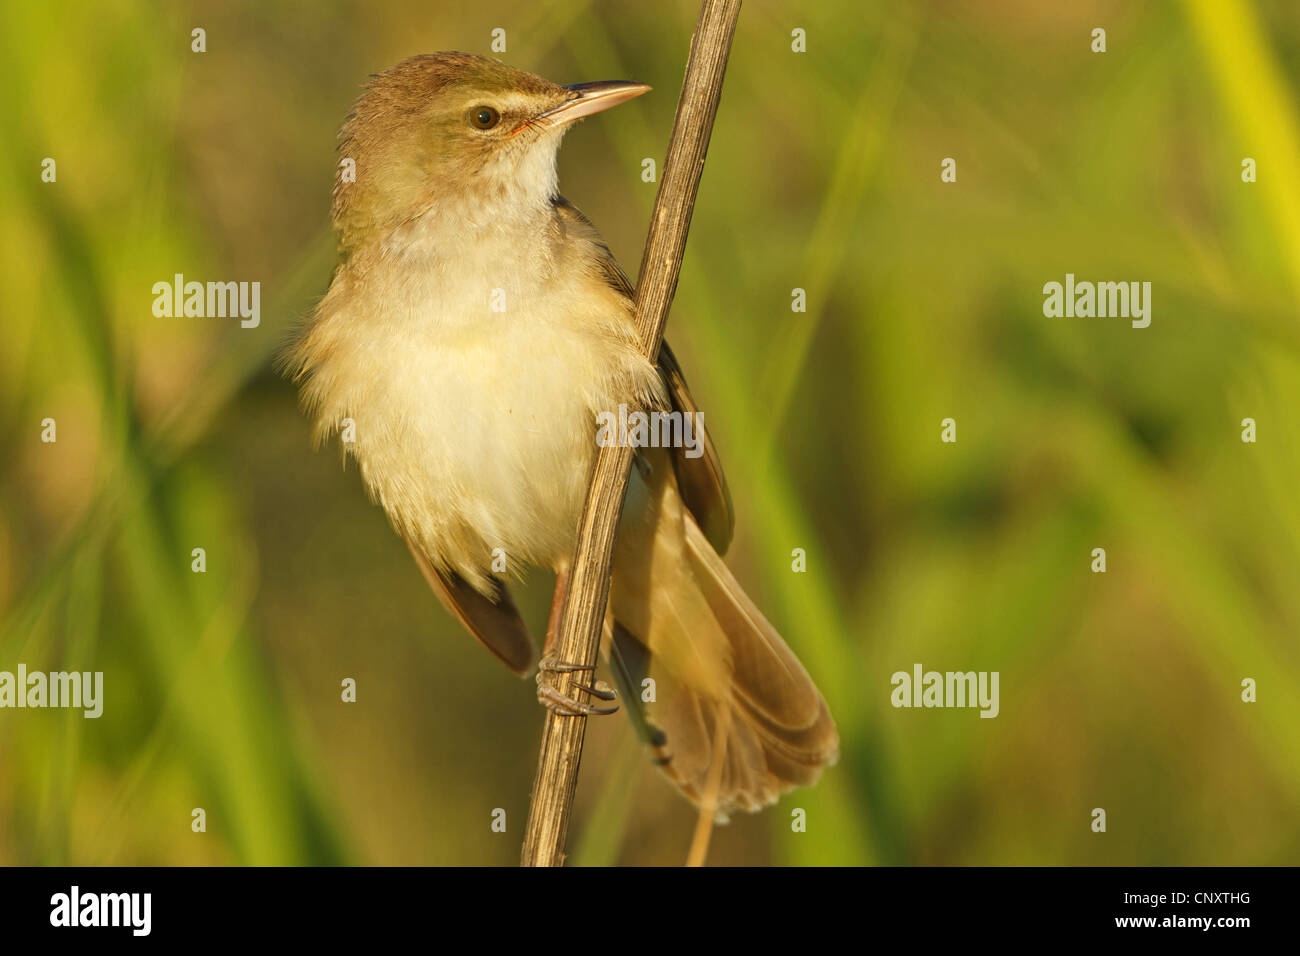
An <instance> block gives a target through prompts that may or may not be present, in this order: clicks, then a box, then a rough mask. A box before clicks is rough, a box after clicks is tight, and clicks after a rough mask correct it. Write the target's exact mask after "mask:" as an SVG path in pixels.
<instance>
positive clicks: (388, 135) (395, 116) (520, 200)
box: [333, 53, 650, 253]
mask: <svg viewBox="0 0 1300 956" xmlns="http://www.w3.org/2000/svg"><path fill="white" fill-rule="evenodd" d="M649 89H650V87H648V86H646V85H644V84H642V83H627V82H621V81H618V82H600V83H578V84H575V85H573V86H559V85H557V84H555V83H552V82H550V81H549V80H545V79H543V78H542V77H540V76H535V75H534V74H532V73H525V72H524V71H522V70H516V69H514V68H513V67H509V66H506V65H505V64H504V63H500V62H498V61H496V60H489V59H487V58H486V57H481V56H474V55H472V54H468V53H435V54H429V55H424V56H416V57H412V58H411V59H409V60H405V61H403V62H401V63H399V64H398V65H397V66H395V67H393V68H392V69H389V70H387V71H385V72H383V73H380V74H378V75H376V76H375V77H374V78H373V79H372V80H371V82H370V83H369V85H368V86H367V88H366V92H365V93H364V94H363V95H362V96H361V98H360V99H359V100H358V101H357V104H356V107H355V109H354V111H353V113H352V115H351V116H350V117H349V118H348V120H347V122H346V123H345V124H344V126H343V129H342V131H341V132H340V134H339V152H340V154H341V156H342V157H343V159H344V160H347V159H351V160H352V161H353V163H354V164H355V166H354V171H355V180H354V181H348V180H349V178H350V177H344V176H342V175H340V176H339V177H338V181H337V183H336V186H335V190H334V208H333V218H334V225H335V228H336V229H337V230H338V233H339V243H340V246H341V248H342V249H343V250H344V251H345V253H346V252H347V251H349V250H351V249H353V248H355V247H357V246H358V245H360V244H362V243H364V242H366V241H367V240H369V239H372V238H374V237H375V236H377V235H384V234H386V233H387V232H388V231H390V230H391V229H393V228H394V227H396V226H398V225H400V224H402V223H404V222H408V221H410V220H412V219H414V218H416V217H418V216H421V215H423V214H424V213H426V212H428V211H430V210H431V209H434V208H436V207H438V206H439V205H442V206H444V207H448V208H449V210H454V212H453V214H454V215H456V216H459V217H466V219H467V221H466V225H467V226H468V225H470V224H472V222H473V221H475V220H477V221H488V220H490V219H491V218H492V217H499V216H501V215H505V214H511V215H518V214H526V213H527V212H528V211H529V210H530V209H534V208H542V206H543V205H544V204H545V203H548V202H549V201H550V199H551V197H552V196H553V195H554V194H555V191H556V175H555V154H556V150H557V149H558V148H559V145H560V140H561V138H562V137H563V136H564V132H565V131H566V130H567V129H568V128H569V126H570V125H572V123H573V122H574V121H576V120H579V119H582V118H583V117H584V116H590V115H592V114H593V113H598V112H600V111H602V110H606V109H609V108H610V107H612V106H617V105H618V104H619V103H623V102H626V101H627V100H630V99H632V98H633V97H636V96H640V95H641V94H642V93H645V92H647V91H648V90H649Z"/></svg>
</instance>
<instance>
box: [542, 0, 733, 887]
mask: <svg viewBox="0 0 1300 956" xmlns="http://www.w3.org/2000/svg"><path fill="white" fill-rule="evenodd" d="M739 15H740V0H704V3H703V5H702V6H701V8H700V18H699V21H698V23H697V24H696V26H695V34H694V36H693V37H692V38H691V52H690V57H689V58H688V60H687V63H686V78H685V80H684V81H683V84H682V95H681V99H680V100H678V103H677V117H676V119H675V120H674V121H673V132H672V137H671V139H670V140H669V143H668V158H667V159H666V160H665V162H664V169H663V178H662V179H661V180H660V183H659V193H658V196H657V197H656V198H655V207H654V213H653V214H652V216H651V220H650V232H649V235H647V236H646V244H645V252H644V253H643V255H642V257H641V275H640V278H639V280H638V282H637V289H636V323H637V329H638V331H639V333H640V338H641V346H642V350H643V352H644V354H645V355H646V356H647V357H651V358H653V356H655V355H656V354H657V353H658V351H659V343H660V341H661V340H662V339H663V332H664V323H665V322H666V321H667V319H668V308H669V306H670V305H671V303H672V299H673V294H674V293H675V292H676V291H677V276H678V274H679V273H680V272H681V264H682V254H683V252H684V250H685V248H686V233H687V230H688V229H689V228H690V223H691V212H692V211H693V209H694V208H695V194H696V190H697V189H698V188H699V184H700V174H701V173H702V172H703V170H704V157H705V154H706V153H707V151H708V146H709V134H710V133H711V132H712V130H713V118H714V117H715V116H716V115H717V112H718V101H719V99H720V98H721V96H722V80H723V76H724V74H725V73H726V67H727V55H728V53H729V52H730V50H731V38H732V35H733V34H734V33H735V30H736V19H737V17H738V16H739ZM632 452H633V449H631V448H625V447H615V446H604V447H602V448H601V449H600V450H599V452H598V453H597V457H596V467H595V470H594V471H593V473H592V479H591V487H590V489H589V490H588V493H587V502H586V506H585V507H584V508H583V512H582V520H581V522H580V523H579V525H578V538H577V547H576V549H575V551H574V555H573V562H572V564H571V566H570V568H569V587H568V593H567V595H566V596H565V599H564V605H563V609H562V611H561V612H560V629H559V636H558V637H557V639H556V642H555V647H554V655H555V657H556V658H557V659H559V660H561V661H566V662H571V663H578V664H586V665H590V666H593V667H594V666H595V663H596V656H597V653H598V652H599V649H600V635H601V631H602V630H603V628H604V623H605V606H606V604H607V603H608V601H609V576H610V567H611V565H612V562H613V558H612V554H613V550H614V534H615V531H616V529H617V526H618V517H619V513H620V511H621V510H622V507H623V496H624V494H625V493H626V491H627V478H628V469H629V468H630V467H631V465H632ZM589 677H590V671H587V672H585V673H584V672H578V673H547V674H546V675H544V677H543V679H544V680H548V681H550V683H551V686H552V687H554V688H555V689H556V690H558V691H559V692H560V693H561V694H564V695H565V696H567V697H572V698H575V699H579V700H581V699H583V698H582V697H581V694H582V691H580V690H578V689H577V688H576V687H575V686H574V685H575V684H576V683H578V682H581V681H583V680H586V679H588V678H589ZM586 729H587V718H586V717H583V716H561V715H559V714H556V713H554V712H552V711H549V710H548V711H547V713H546V723H545V725H544V727H543V729H542V746H541V753H540V755H539V756H538V761H537V778H536V781H535V782H534V783H533V797H532V803H531V805H530V806H529V810H528V829H527V832H526V833H525V835H524V847H523V854H522V859H521V862H522V863H523V865H524V866H561V865H563V863H564V845H565V839H566V837H567V835H568V830H569V814H570V811H571V809H572V806H573V792H574V789H575V788H576V787H577V784H578V766H579V763H580V762H581V760H582V741H583V737H584V735H585V733H586Z"/></svg>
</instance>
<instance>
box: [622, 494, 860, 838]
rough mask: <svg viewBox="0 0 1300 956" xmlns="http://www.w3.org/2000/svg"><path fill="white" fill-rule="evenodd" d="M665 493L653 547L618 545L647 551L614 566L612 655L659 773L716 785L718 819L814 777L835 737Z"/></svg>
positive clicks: (709, 790) (762, 624) (687, 783)
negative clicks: (631, 563) (665, 504)
mask: <svg viewBox="0 0 1300 956" xmlns="http://www.w3.org/2000/svg"><path fill="white" fill-rule="evenodd" d="M665 491H666V492H667V493H668V495H670V496H671V499H675V498H676V490H675V488H672V487H671V483H670V487H669V488H667V489H665ZM668 504H669V505H670V507H667V508H664V507H663V501H662V499H661V502H660V505H661V507H660V508H658V509H655V510H656V511H658V512H659V514H658V515H657V517H658V519H659V520H657V521H656V522H655V526H656V527H655V528H654V531H653V533H652V534H651V535H648V537H652V538H653V544H652V546H651V547H650V548H646V547H644V545H645V544H647V543H648V542H646V541H645V540H644V539H643V540H642V541H641V542H640V547H638V546H637V543H635V542H634V543H632V544H631V546H630V547H629V548H628V549H627V550H629V551H630V550H636V551H638V552H639V553H640V554H641V555H647V554H648V559H646V560H642V561H640V562H637V563H636V566H634V567H632V568H628V567H627V563H629V562H624V561H623V560H621V559H620V561H619V563H618V565H617V571H616V575H615V584H614V590H613V593H612V597H611V610H612V622H611V626H610V631H611V634H610V642H609V658H610V664H611V668H612V669H613V671H614V674H615V677H616V679H617V680H618V682H619V684H620V685H621V690H622V694H623V698H624V700H625V701H627V703H628V709H629V712H630V714H631V716H632V719H633V721H634V722H635V723H636V724H637V725H638V730H639V731H640V733H641V735H642V736H643V738H644V739H645V740H646V741H647V743H649V744H650V746H651V747H652V748H653V749H654V754H655V758H656V761H657V762H658V763H659V765H660V767H661V768H662V770H663V772H664V773H665V774H666V775H667V776H668V777H669V778H670V779H671V780H672V781H673V782H674V783H676V784H677V786H679V787H680V788H681V790H682V792H683V793H684V794H686V796H687V797H689V798H690V799H691V800H693V801H695V802H696V803H700V802H701V801H702V800H704V799H705V798H706V796H709V795H711V794H714V793H716V796H714V797H712V799H714V800H716V803H715V804H714V806H715V814H716V816H717V817H719V818H720V819H725V818H726V816H727V815H728V813H729V812H730V811H731V810H734V809H740V810H757V809H759V808H761V807H764V806H766V805H768V804H770V803H773V802H774V801H775V800H776V799H777V798H778V797H780V796H781V795H782V794H783V793H785V792H786V791H788V790H791V789H792V788H794V787H798V786H806V785H808V784H812V783H813V782H815V781H816V780H817V778H818V776H819V775H820V773H821V770H822V768H823V767H824V766H827V765H828V764H832V763H834V762H835V760H836V758H837V756H838V751H839V738H838V735H837V733H836V731H835V723H834V721H833V720H832V719H831V715H830V711H829V710H828V709H827V707H826V701H825V700H824V699H823V698H822V695H821V693H820V692H819V691H818V690H817V687H816V685H815V684H814V683H813V681H812V678H811V677H809V676H808V672H807V671H806V670H805V669H804V667H803V665H802V664H800V663H799V660H798V658H796V657H795V655H794V653H793V652H792V651H791V650H790V648H789V647H788V646H786V643H785V641H783V640H782V639H781V635H780V634H778V633H777V632H776V629H775V628H774V627H772V625H771V624H769V623H768V621H767V619H766V618H765V617H764V616H763V615H762V613H761V612H760V611H759V610H758V608H757V607H756V606H755V605H754V602H753V601H751V600H750V599H749V596H748V595H746V594H745V592H744V590H743V589H742V588H741V587H740V584H739V583H738V582H737V581H736V579H735V577H734V576H733V575H732V573H731V571H730V570H729V569H728V568H727V566H726V565H725V564H724V563H723V561H722V559H721V558H720V557H719V556H718V555H717V553H716V552H715V551H714V549H713V547H712V546H711V545H710V544H709V542H708V540H707V539H706V538H705V536H704V534H703V533H702V532H701V531H700V529H699V528H698V527H697V526H696V524H695V522H694V520H693V519H692V518H691V516H690V514H689V513H686V512H685V511H684V509H683V510H682V511H681V512H680V521H678V520H676V519H677V517H678V514H677V509H676V508H675V507H672V506H675V505H676V504H677V502H676V501H675V500H670V501H669V502H668ZM647 530H649V529H647ZM623 553H626V552H623ZM629 572H630V573H629ZM647 678H649V679H650V680H651V682H647Z"/></svg>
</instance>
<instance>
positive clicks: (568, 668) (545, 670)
mask: <svg viewBox="0 0 1300 956" xmlns="http://www.w3.org/2000/svg"><path fill="white" fill-rule="evenodd" d="M568 591H569V574H568V572H567V571H561V572H560V573H559V574H557V575H556V577H555V597H554V598H553V599H552V600H551V617H550V620H549V621H548V622H547V624H546V643H545V644H544V645H543V647H542V659H541V660H540V661H538V663H537V701H538V703H540V704H541V705H542V706H543V707H545V708H546V709H547V710H549V711H552V712H554V713H557V714H561V715H563V716H566V717H577V716H578V715H585V716H588V717H597V716H602V715H605V714H612V713H614V712H615V711H617V710H618V705H617V704H615V705H614V706H613V707H595V706H593V705H591V704H588V703H586V702H585V701H581V700H574V699H573V698H572V697H568V696H565V695H564V694H562V693H561V692H560V691H559V690H558V689H556V688H555V687H554V686H552V684H551V680H550V676H549V675H551V674H576V673H580V672H582V671H595V669H596V668H595V667H593V666H589V665H587V664H574V663H571V662H569V661H560V660H556V659H555V657H554V656H553V654H552V648H553V647H554V646H555V640H556V636H557V635H558V634H559V630H560V612H561V611H562V609H563V608H564V598H565V595H566V594H568ZM573 686H574V687H576V688H577V689H578V690H581V691H585V692H586V693H588V694H590V695H591V696H592V697H595V698H597V699H599V700H614V699H616V698H617V697H618V693H617V692H616V691H615V690H614V688H612V687H610V686H609V685H608V684H606V683H605V682H604V681H603V680H593V682H592V683H591V684H579V683H577V682H576V681H574V683H573Z"/></svg>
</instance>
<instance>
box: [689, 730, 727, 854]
mask: <svg viewBox="0 0 1300 956" xmlns="http://www.w3.org/2000/svg"><path fill="white" fill-rule="evenodd" d="M729 733H731V707H730V705H728V706H726V707H723V708H722V716H721V717H720V718H719V719H718V723H717V726H715V727H714V728H713V765H712V766H711V767H709V779H708V780H707V781H706V783H705V791H704V795H703V798H702V799H701V800H700V815H699V817H698V819H696V821H695V836H694V837H692V838H691V849H690V851H689V852H688V853H687V854H686V865H687V866H703V865H704V860H705V858H706V857H708V855H709V838H710V837H711V836H713V815H714V814H715V813H716V812H717V810H718V790H719V788H721V786H722V768H723V767H724V766H725V765H726V763H727V735H728V734H729Z"/></svg>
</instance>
